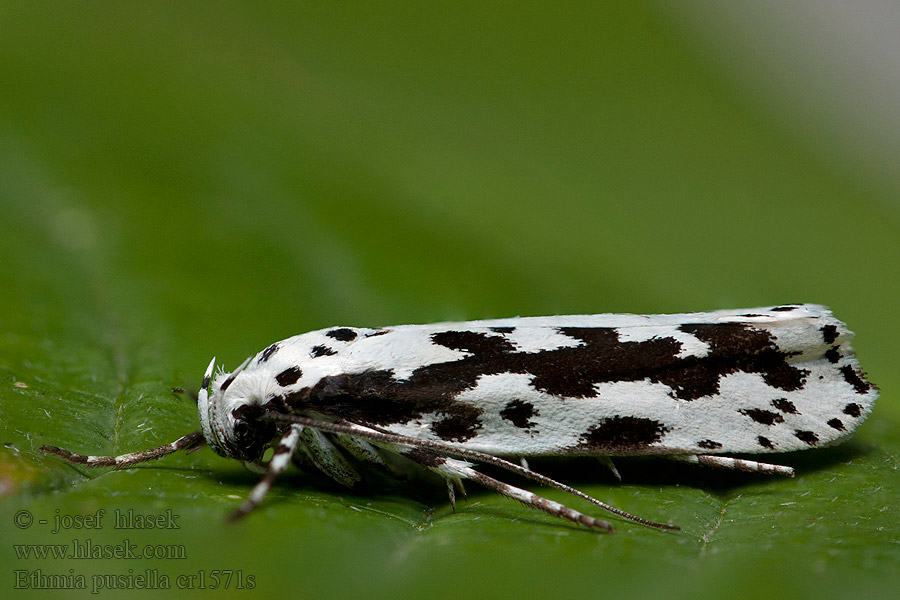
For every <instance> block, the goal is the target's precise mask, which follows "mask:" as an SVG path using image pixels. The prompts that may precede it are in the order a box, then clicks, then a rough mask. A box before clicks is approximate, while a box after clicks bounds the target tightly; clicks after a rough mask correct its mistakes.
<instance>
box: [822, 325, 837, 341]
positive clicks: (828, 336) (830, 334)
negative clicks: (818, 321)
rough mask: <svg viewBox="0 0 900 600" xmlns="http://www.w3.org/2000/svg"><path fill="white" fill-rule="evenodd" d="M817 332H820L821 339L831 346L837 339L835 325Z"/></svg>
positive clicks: (827, 326) (826, 326)
mask: <svg viewBox="0 0 900 600" xmlns="http://www.w3.org/2000/svg"><path fill="white" fill-rule="evenodd" d="M819 331H821V332H822V339H823V340H825V343H826V344H833V343H834V340H836V339H837V338H838V330H837V326H836V325H825V326H823V327H822V328H821V329H819Z"/></svg>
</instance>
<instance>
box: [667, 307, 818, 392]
mask: <svg viewBox="0 0 900 600" xmlns="http://www.w3.org/2000/svg"><path fill="white" fill-rule="evenodd" d="M679 329H681V330H682V331H684V332H686V333H691V334H693V335H695V336H697V337H698V338H699V339H700V340H702V341H704V342H706V343H707V344H709V346H710V351H709V355H708V356H707V357H706V359H704V360H702V361H701V360H698V361H697V362H698V363H699V364H700V365H701V368H702V369H705V370H706V371H708V372H710V373H712V374H715V375H716V376H717V377H716V379H715V382H714V383H715V386H714V387H715V389H714V390H713V392H712V393H715V392H717V391H718V387H719V386H718V377H719V376H723V375H728V374H730V373H735V372H740V371H742V372H744V373H759V374H760V375H761V376H762V378H763V381H765V382H766V383H767V384H768V385H770V386H772V387H776V388H778V389H780V390H785V391H789V392H790V391H795V390H799V389H801V388H802V387H803V385H804V383H806V376H807V375H809V371H807V370H805V369H798V368H797V367H794V366H792V365H790V364H788V362H787V359H788V358H789V357H790V356H793V355H794V354H798V353H797V352H783V351H781V350H779V349H778V346H777V344H776V343H775V339H774V338H773V337H772V336H771V334H769V332H767V331H765V330H763V329H756V328H754V327H751V326H749V325H747V324H745V323H703V324H687V325H682V326H681V327H680V328H679ZM686 360H687V359H686ZM703 395H708V394H703ZM679 397H682V396H680V395H679ZM698 397H699V396H698Z"/></svg>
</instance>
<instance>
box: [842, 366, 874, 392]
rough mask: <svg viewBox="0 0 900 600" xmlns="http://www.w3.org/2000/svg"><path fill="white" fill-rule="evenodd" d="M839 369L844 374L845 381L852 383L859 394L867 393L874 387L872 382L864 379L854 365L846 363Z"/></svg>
mask: <svg viewBox="0 0 900 600" xmlns="http://www.w3.org/2000/svg"><path fill="white" fill-rule="evenodd" d="M838 370H839V371H840V372H841V375H843V376H844V381H846V382H847V383H849V384H850V385H852V386H853V389H854V390H856V393H857V394H865V393H866V392H868V391H869V390H870V389H871V388H872V384H871V383H869V382H868V381H866V380H865V379H863V378H862V377H861V376H860V374H859V373H857V372H856V369H854V368H853V366H852V365H844V366H843V367H841V368H840V369H838Z"/></svg>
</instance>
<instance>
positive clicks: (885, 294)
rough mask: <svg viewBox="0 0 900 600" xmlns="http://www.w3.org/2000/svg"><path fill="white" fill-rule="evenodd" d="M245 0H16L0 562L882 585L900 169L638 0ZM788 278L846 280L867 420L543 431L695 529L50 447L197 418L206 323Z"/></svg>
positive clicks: (0, 382)
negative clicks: (618, 1)
mask: <svg viewBox="0 0 900 600" xmlns="http://www.w3.org/2000/svg"><path fill="white" fill-rule="evenodd" d="M248 6H249V5H246V6H245V5H243V4H241V3H231V2H220V3H215V4H193V3H174V2H171V3H165V2H164V3H150V4H146V5H141V6H138V5H135V4H132V3H125V4H120V3H95V4H90V5H65V4H56V3H48V4H42V3H39V2H38V3H25V4H21V3H4V6H3V7H2V8H0V14H2V15H3V16H2V17H0V24H2V27H3V31H4V35H3V36H0V79H2V81H3V82H4V89H5V91H4V93H2V94H0V157H2V160H0V290H2V291H0V432H2V439H0V442H2V447H0V494H2V496H0V506H2V512H0V539H2V541H3V544H2V545H3V548H2V550H0V552H3V553H4V554H3V556H4V557H5V558H4V561H3V565H4V572H3V579H2V581H3V583H2V586H3V588H2V589H5V590H12V594H13V597H18V596H19V595H20V594H24V593H26V592H25V591H24V590H23V589H16V588H17V587H18V588H28V587H32V588H34V587H40V586H41V582H43V587H48V586H49V585H50V584H52V583H53V582H56V583H59V582H60V581H62V583H63V585H69V586H71V585H77V583H78V581H77V577H78V576H82V577H83V578H84V584H85V586H86V588H87V589H85V590H82V591H80V592H79V591H74V592H73V591H72V590H64V589H55V590H45V591H44V592H42V597H44V596H45V597H49V598H53V597H71V596H73V595H75V596H78V595H83V596H85V597H87V596H89V595H90V592H91V591H92V590H91V588H92V587H96V586H102V587H103V589H101V590H99V591H100V592H101V593H105V594H106V595H107V596H113V595H114V596H115V597H127V596H128V594H129V593H131V594H133V595H134V596H135V597H149V596H148V595H147V594H148V592H145V591H140V589H139V588H141V587H142V586H143V587H147V586H151V587H152V586H154V585H156V586H157V587H158V588H165V585H164V584H166V585H167V586H168V589H162V590H157V591H160V592H162V591H164V592H165V593H166V594H167V595H169V596H171V597H215V598H226V597H241V598H249V597H266V598H272V597H277V594H281V593H285V592H291V593H292V597H296V598H317V597H331V596H338V597H365V598H405V597H410V598H412V597H415V598H420V597H428V598H444V597H447V598H450V597H454V598H457V597H486V596H488V595H499V594H503V595H509V596H511V597H525V598H528V597H534V598H537V597H556V596H565V597H574V596H583V597H598V596H600V595H602V596H603V597H611V598H623V597H666V598H667V599H678V598H696V597H698V596H707V597H729V598H744V597H747V598H751V597H752V598H758V597H770V598H782V597H783V598H796V597H798V595H799V596H802V597H833V598H838V597H845V596H847V595H849V594H852V593H856V592H857V591H858V590H866V594H867V597H890V596H891V595H892V594H895V593H896V590H897V589H898V586H900V577H898V575H897V565H898V564H900V513H898V498H900V408H898V403H897V396H896V393H895V392H894V390H895V389H897V385H896V384H897V383H898V375H897V369H896V364H897V363H898V360H900V356H898V351H897V344H896V342H895V341H894V338H895V336H896V335H897V332H898V331H900V319H898V311H897V310H896V307H895V304H896V300H895V299H896V298H897V293H898V291H900V285H898V282H900V277H898V270H897V269H896V265H895V264H894V262H895V260H896V258H897V257H898V256H900V236H898V235H897V232H898V231H900V229H898V225H900V213H898V204H897V202H896V198H897V197H898V195H897V191H898V190H895V189H893V188H891V187H889V186H886V185H883V182H879V181H873V180H871V179H867V178H866V177H865V176H863V175H862V174H860V173H857V172H855V171H854V170H853V169H851V168H849V167H847V166H846V165H841V164H834V163H833V162H831V161H830V160H829V159H826V158H824V155H823V154H822V153H821V152H819V149H818V148H817V147H816V146H815V144H813V143H811V142H810V141H809V140H806V139H804V138H802V137H801V136H797V135H795V134H794V132H791V131H789V130H787V129H786V128H783V127H782V126H780V125H779V123H781V121H778V120H771V119H769V118H767V117H766V116H765V115H763V114H762V113H761V112H760V111H759V110H758V109H757V108H756V105H755V104H754V102H752V101H750V100H749V99H747V98H745V97H743V96H742V94H741V93H739V92H738V91H736V89H735V88H734V87H733V86H732V85H731V84H730V83H729V81H730V80H729V79H728V78H726V77H725V75H723V73H722V72H721V71H720V70H718V69H717V67H716V66H715V65H714V63H713V61H711V60H710V58H709V57H708V56H706V55H705V54H704V53H703V51H701V49H700V48H699V47H698V46H696V45H695V44H694V43H693V42H692V41H691V39H690V36H686V35H684V32H683V30H682V29H679V28H678V27H676V26H675V25H674V24H673V23H672V22H671V21H670V16H668V15H669V13H666V12H664V11H660V10H657V8H655V7H654V5H652V4H651V5H649V6H645V5H641V4H635V3H627V4H623V5H603V6H597V5H595V4H593V3H589V4H585V5H571V6H568V7H566V8H560V9H555V10H554V9H550V8H549V5H541V4H536V5H530V6H515V7H514V6H513V5H508V6H505V5H483V4H481V3H471V4H459V3H454V4H453V5H452V8H451V5H441V6H436V5H422V6H419V5H418V4H416V3H410V4H390V5H385V4H381V3H376V4H338V3H327V4H321V5H319V6H310V5H306V4H300V5H297V4H295V3H277V2H276V3H267V4H266V5H265V6H264V7H257V8H254V9H252V10H251V9H250V8H248ZM785 302H818V303H823V304H826V305H829V306H831V307H832V308H833V309H834V310H835V312H836V314H837V316H838V317H839V318H841V319H843V320H845V321H847V323H848V324H849V325H850V327H851V328H852V329H853V330H854V331H856V332H857V339H856V342H855V347H856V349H857V352H858V354H859V356H860V358H861V361H862V364H863V365H864V367H865V368H866V370H867V372H868V373H869V375H870V377H871V379H872V380H873V381H875V382H876V383H877V384H878V385H879V386H880V387H881V389H882V397H881V398H880V399H879V401H878V402H877V403H876V406H875V410H874V412H873V414H872V415H871V417H870V419H869V420H868V421H867V422H866V423H865V424H864V425H863V426H862V427H861V428H860V429H859V430H858V432H857V433H856V435H855V436H854V437H853V439H852V441H850V442H848V443H845V444H843V445H840V446H836V447H831V448H823V449H817V450H813V451H808V452H804V453H795V454H790V455H784V456H783V457H779V459H780V462H783V463H784V464H788V465H791V466H794V467H795V468H796V469H797V472H798V476H797V477H796V478H793V479H776V478H766V477H758V476H751V475H746V474H733V473H724V474H723V473H721V472H713V471H704V470H702V469H698V468H694V467H691V466H688V465H680V464H675V463H670V462H668V461H665V460H663V459H653V460H638V459H632V460H626V459H623V460H621V461H620V462H617V466H618V467H619V469H620V471H621V472H622V475H623V478H624V481H623V482H622V483H617V482H615V481H614V480H613V479H612V477H611V476H610V474H609V473H608V472H607V471H606V470H605V468H604V467H603V466H602V465H601V464H599V463H597V462H596V461H593V460H588V459H578V460H573V461H560V460H553V461H550V460H547V461H534V462H533V463H532V466H535V467H537V468H539V469H540V470H541V471H542V472H545V473H547V474H548V475H551V476H554V477H556V478H558V479H561V480H562V481H565V482H566V483H570V484H572V485H575V486H576V487H578V488H579V489H582V490H583V491H585V492H587V493H589V494H591V495H594V496H595V497H598V498H600V499H602V500H604V501H606V502H609V503H610V504H613V505H614V506H617V507H620V508H622V509H624V510H626V511H628V512H631V513H633V514H637V515H639V516H642V517H645V518H648V519H654V520H661V521H664V522H671V523H676V524H678V525H681V526H682V527H683V531H681V532H667V533H666V532H659V531H656V530H653V529H649V528H646V527H642V526H639V525H635V524H632V523H628V522H623V521H621V520H618V519H612V521H613V522H614V524H615V526H616V529H617V532H616V533H615V535H603V534H598V533H595V532H591V531H586V530H583V529H581V528H579V527H576V526H574V525H571V524H569V523H568V522H564V521H561V520H557V519H553V518H551V517H549V516H546V515H544V514H542V513H538V512H535V511H531V510H529V509H527V508H525V507H523V506H520V505H518V504H516V503H513V502H511V501H510V500H507V499H505V498H502V497H498V496H495V495H492V494H490V493H488V492H486V491H484V490H480V489H475V488H474V486H473V485H470V486H469V488H470V489H469V496H468V498H467V499H466V500H465V501H460V502H459V503H458V505H457V510H456V511H455V512H454V511H452V510H451V508H450V506H449V503H448V501H447V499H446V496H445V495H444V490H443V488H442V486H441V485H440V484H435V483H434V482H429V481H418V480H412V481H401V482H393V483H392V482H376V483H377V484H373V486H372V490H371V491H370V492H365V493H354V494H351V493H347V492H346V491H344V490H341V489H339V488H337V487H335V486H334V485H330V484H328V483H326V482H323V481H322V480H321V479H320V478H315V477H313V476H311V475H309V474H304V473H300V472H293V473H291V474H288V475H286V476H284V477H283V478H281V479H280V480H279V482H278V483H277V484H276V485H275V487H274V488H273V489H272V491H271V492H270V495H269V497H268V498H267V499H266V501H265V503H264V504H263V505H262V506H261V507H260V508H259V509H258V510H257V511H256V512H255V513H253V514H252V515H250V517H249V518H247V519H245V520H244V521H242V522H240V523H237V524H235V525H227V524H226V523H225V522H224V520H223V519H224V516H225V515H226V514H227V513H228V512H229V511H230V510H232V509H233V508H235V507H236V506H237V505H238V504H239V503H240V502H241V500H242V499H243V498H245V497H246V496H247V495H248V493H249V491H250V488H251V487H252V485H253V484H254V482H255V481H256V480H257V477H258V476H257V475H254V474H252V473H250V472H249V471H247V470H245V469H244V468H243V467H242V466H241V465H240V464H238V463H236V462H235V461H229V460H226V459H224V458H220V457H217V456H215V455H214V454H213V453H212V452H211V451H210V450H209V449H205V448H204V449H202V450H199V451H197V452H195V453H192V454H189V455H185V454H179V455H174V456H171V457H168V458H166V459H163V460H161V461H158V462H155V463H149V464H146V465H142V466H140V467H135V468H131V469H125V470H121V471H113V470H109V469H104V470H96V471H92V470H89V469H86V468H82V467H76V466H72V465H68V464H66V463H64V462H63V461H61V460H59V459H57V458H55V457H46V456H42V455H40V454H39V453H38V452H37V448H39V447H40V446H41V445H43V444H52V445H58V446H62V447H65V448H69V449H72V450H75V451H81V452H85V453H91V454H116V453H121V452H127V451H133V450H138V449H144V448H147V447H151V446H155V445H159V444H164V443H167V442H170V441H172V440H174V439H175V438H177V437H179V436H181V435H183V434H185V433H188V432H190V431H193V430H195V429H196V428H197V427H198V425H197V418H196V413H195V408H194V406H193V403H192V402H191V401H190V400H189V399H186V398H185V397H183V396H179V395H177V394H174V393H172V391H171V388H172V387H174V386H182V387H185V388H186V389H189V390H190V389H194V390H195V389H196V388H197V386H198V385H199V381H200V377H201V375H202V370H203V368H204V366H205V365H206V364H207V362H208V360H209V358H210V357H211V356H212V355H216V356H218V358H219V361H220V363H222V362H224V364H225V365H226V367H227V368H229V369H231V368H233V367H234V366H235V365H236V364H238V363H239V362H240V361H241V360H242V359H243V358H244V357H246V356H247V355H249V354H252V353H255V352H257V351H259V350H260V349H261V348H264V347H265V346H266V345H267V344H269V343H271V342H273V341H276V340H279V339H282V338H285V337H288V336H290V335H293V334H296V333H300V332H303V331H307V330H312V329H317V328H321V327H326V326H331V325H358V326H378V325H390V324H396V323H419V322H431V321H439V320H447V319H474V318H486V317H504V316H512V315H538V314H565V313H595V312H679V311H688V310H708V309H716V308H735V307H743V306H747V307H752V306H757V305H766V304H776V303H785ZM530 489H535V490H538V488H536V487H533V488H530ZM540 493H543V494H545V495H546V496H547V497H550V498H552V499H554V500H558V501H561V502H564V503H567V504H569V505H571V506H573V507H575V508H578V509H579V510H583V511H585V512H588V513H590V514H597V511H596V510H595V509H594V507H591V506H590V505H587V504H585V503H583V502H581V501H579V500H577V499H573V498H569V497H567V496H566V495H565V494H562V493H559V492H557V491H555V490H541V491H540ZM23 511H24V512H23ZM98 511H103V512H102V513H98ZM116 511H119V513H118V514H119V516H120V517H121V516H122V515H128V514H129V512H128V511H131V513H130V514H131V515H138V516H143V515H162V516H163V517H164V519H163V520H166V519H168V520H167V521H166V522H167V524H169V525H173V524H174V525H176V526H177V527H176V528H169V529H156V528H154V529H141V528H134V527H133V525H134V523H133V522H132V523H131V525H132V527H130V528H128V527H124V528H123V527H116V525H117V524H118V525H125V526H127V525H129V523H127V522H120V523H117V522H116ZM23 515H25V516H23ZM27 515H31V518H32V522H31V523H30V524H28V523H27V520H28V517H27ZM101 515H102V516H101ZM597 516H601V517H602V516H603V515H602V514H597ZM86 517H87V518H88V519H87V521H85V518H86ZM91 519H93V520H91ZM41 520H43V521H46V523H44V524H42V523H40V521H41ZM57 523H59V524H60V525H63V526H64V525H69V526H70V527H68V528H66V527H61V528H60V529H59V530H58V531H54V528H55V525H56V524H57ZM78 524H80V527H76V525H78ZM25 525H28V526H27V527H26V526H25ZM85 526H88V527H85ZM29 544H32V545H37V544H54V545H62V546H65V547H66V548H68V549H69V551H71V550H72V549H73V548H74V547H76V546H78V545H79V544H80V545H81V546H80V548H82V550H83V551H87V550H84V549H86V548H89V547H93V548H100V550H95V551H97V552H100V553H103V552H108V553H115V552H116V548H117V547H119V548H124V547H126V546H127V547H129V548H132V550H134V549H137V551H140V552H144V551H145V550H146V548H145V547H146V546H147V545H148V544H152V545H155V546H154V548H151V549H150V550H146V551H147V552H150V551H154V552H159V553H161V554H159V555H152V556H149V557H144V558H115V557H113V558H84V559H73V558H71V557H70V558H55V557H52V556H50V557H45V558H39V557H36V556H33V555H32V556H31V557H30V558H25V557H23V556H20V555H19V554H17V552H18V553H22V552H25V551H28V552H34V551H36V550H34V549H30V550H23V548H25V546H23V545H29ZM17 547H18V549H17ZM22 573H24V575H22ZM226 574H227V575H226ZM56 576H61V577H62V579H60V578H57V579H50V578H51V577H56ZM41 577H44V578H45V579H43V580H42V579H41ZM66 577H68V578H69V579H65V578H66ZM23 578H24V579H23ZM164 578H165V579H166V581H163V579H164ZM226 578H227V582H226ZM251 580H252V581H251ZM51 587H53V586H51ZM56 587H59V586H56ZM110 587H113V588H118V589H116V590H111V589H109V588H110Z"/></svg>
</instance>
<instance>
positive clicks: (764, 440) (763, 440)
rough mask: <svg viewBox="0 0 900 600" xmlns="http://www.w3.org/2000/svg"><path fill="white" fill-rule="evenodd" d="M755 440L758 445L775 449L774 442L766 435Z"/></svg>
mask: <svg viewBox="0 0 900 600" xmlns="http://www.w3.org/2000/svg"><path fill="white" fill-rule="evenodd" d="M756 441H757V442H759V445H760V446H762V447H763V448H768V449H769V450H774V449H775V444H773V443H772V440H770V439H769V438H767V437H763V436H759V437H758V438H756Z"/></svg>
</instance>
